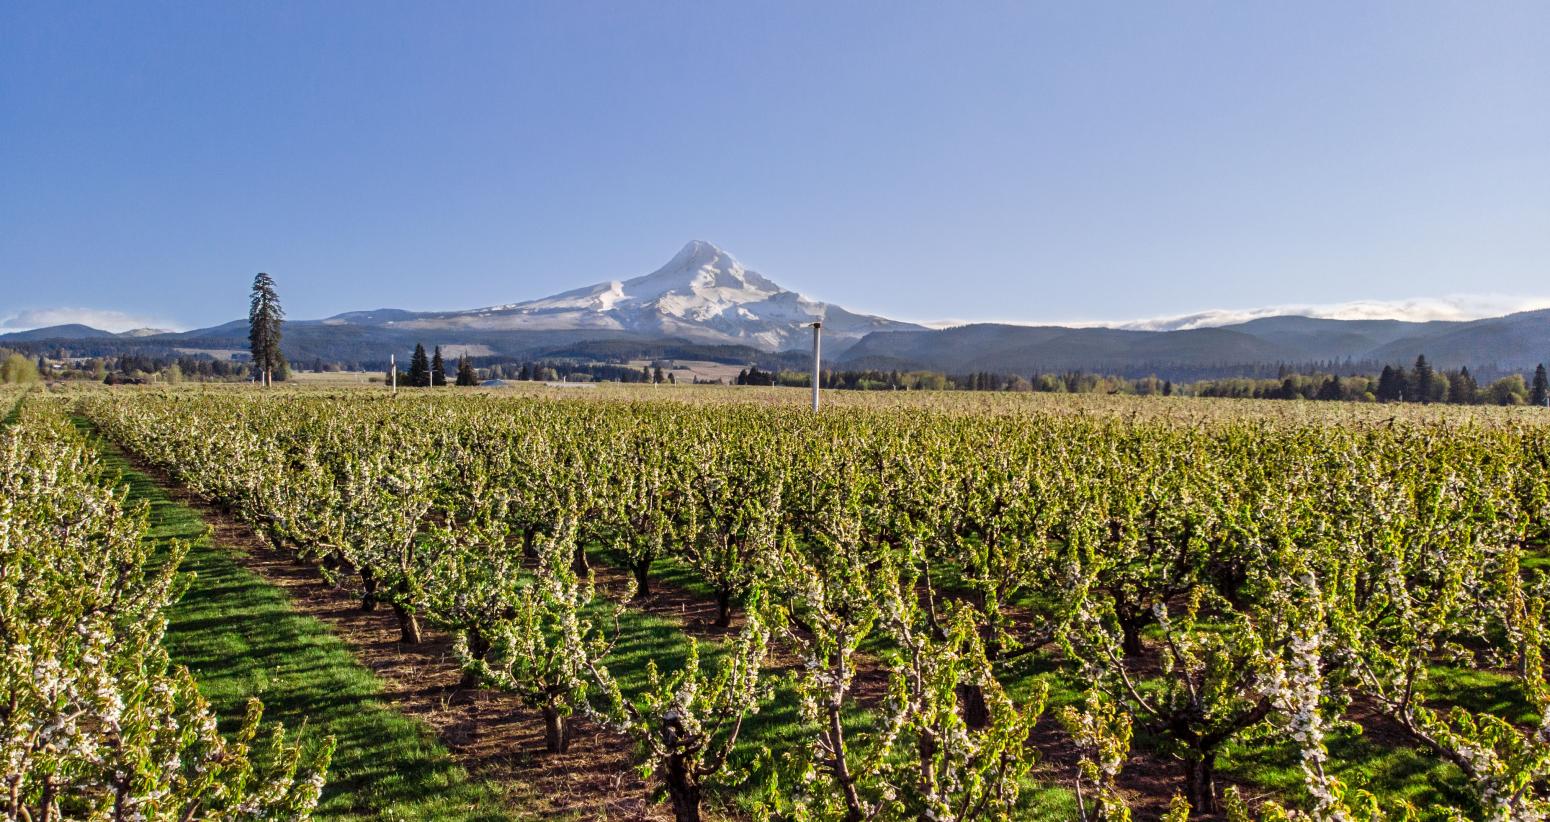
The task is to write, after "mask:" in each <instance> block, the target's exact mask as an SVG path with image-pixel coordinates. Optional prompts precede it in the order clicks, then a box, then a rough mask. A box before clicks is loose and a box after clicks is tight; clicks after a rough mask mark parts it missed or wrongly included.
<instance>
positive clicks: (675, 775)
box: [662, 756, 701, 822]
mask: <svg viewBox="0 0 1550 822" xmlns="http://www.w3.org/2000/svg"><path fill="white" fill-rule="evenodd" d="M662 781H663V782H665V783H667V795H668V797H669V798H671V799H672V800H673V819H674V820H676V822H700V799H701V789H700V778H699V776H698V775H696V774H695V773H694V771H693V770H691V769H690V768H689V767H688V766H687V765H686V764H685V763H684V758H683V757H682V756H672V757H669V758H668V760H667V765H666V767H664V768H663V774H662Z"/></svg>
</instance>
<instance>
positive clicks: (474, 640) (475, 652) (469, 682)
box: [458, 628, 490, 688]
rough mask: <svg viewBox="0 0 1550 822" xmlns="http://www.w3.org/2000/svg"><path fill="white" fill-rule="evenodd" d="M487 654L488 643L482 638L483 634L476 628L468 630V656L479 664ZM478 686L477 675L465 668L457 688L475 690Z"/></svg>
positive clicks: (488, 650)
mask: <svg viewBox="0 0 1550 822" xmlns="http://www.w3.org/2000/svg"><path fill="white" fill-rule="evenodd" d="M489 653H490V641H489V640H487V639H485V638H484V634H482V633H480V632H479V629H478V628H469V629H468V655H469V656H471V657H473V658H474V659H477V660H479V661H480V662H483V661H484V658H485V656H486V655H488V654H489ZM479 685H480V682H479V675H478V674H477V673H475V672H473V671H471V670H468V669H466V668H465V669H464V670H463V678H462V679H461V680H459V682H458V687H461V688H477V687H479Z"/></svg>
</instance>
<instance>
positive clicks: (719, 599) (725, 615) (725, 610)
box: [716, 588, 732, 628]
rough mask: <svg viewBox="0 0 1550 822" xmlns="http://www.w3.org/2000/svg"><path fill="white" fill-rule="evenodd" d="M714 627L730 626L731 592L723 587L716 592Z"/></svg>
mask: <svg viewBox="0 0 1550 822" xmlns="http://www.w3.org/2000/svg"><path fill="white" fill-rule="evenodd" d="M716 627H717V628H730V627H732V592H731V591H728V590H726V589H725V588H723V589H721V590H719V591H717V592H716Z"/></svg>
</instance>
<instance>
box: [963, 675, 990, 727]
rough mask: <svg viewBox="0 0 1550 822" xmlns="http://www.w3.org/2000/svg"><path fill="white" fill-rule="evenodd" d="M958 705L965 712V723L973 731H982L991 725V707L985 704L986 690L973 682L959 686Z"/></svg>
mask: <svg viewBox="0 0 1550 822" xmlns="http://www.w3.org/2000/svg"><path fill="white" fill-rule="evenodd" d="M958 704H959V706H960V708H961V710H962V711H963V723H964V724H965V725H968V726H969V728H970V729H972V730H976V731H978V730H982V729H984V728H986V727H989V725H990V706H989V705H987V704H986V703H985V688H984V686H982V685H975V684H974V683H972V682H965V683H964V684H962V685H959V686H958Z"/></svg>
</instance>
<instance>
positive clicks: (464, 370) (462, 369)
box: [457, 354, 479, 386]
mask: <svg viewBox="0 0 1550 822" xmlns="http://www.w3.org/2000/svg"><path fill="white" fill-rule="evenodd" d="M457 384H458V385H465V386H466V385H478V384H479V375H478V374H475V373H474V366H473V363H471V362H469V361H468V356H467V355H466V354H465V355H464V356H462V357H459V358H458V361H457Z"/></svg>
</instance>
